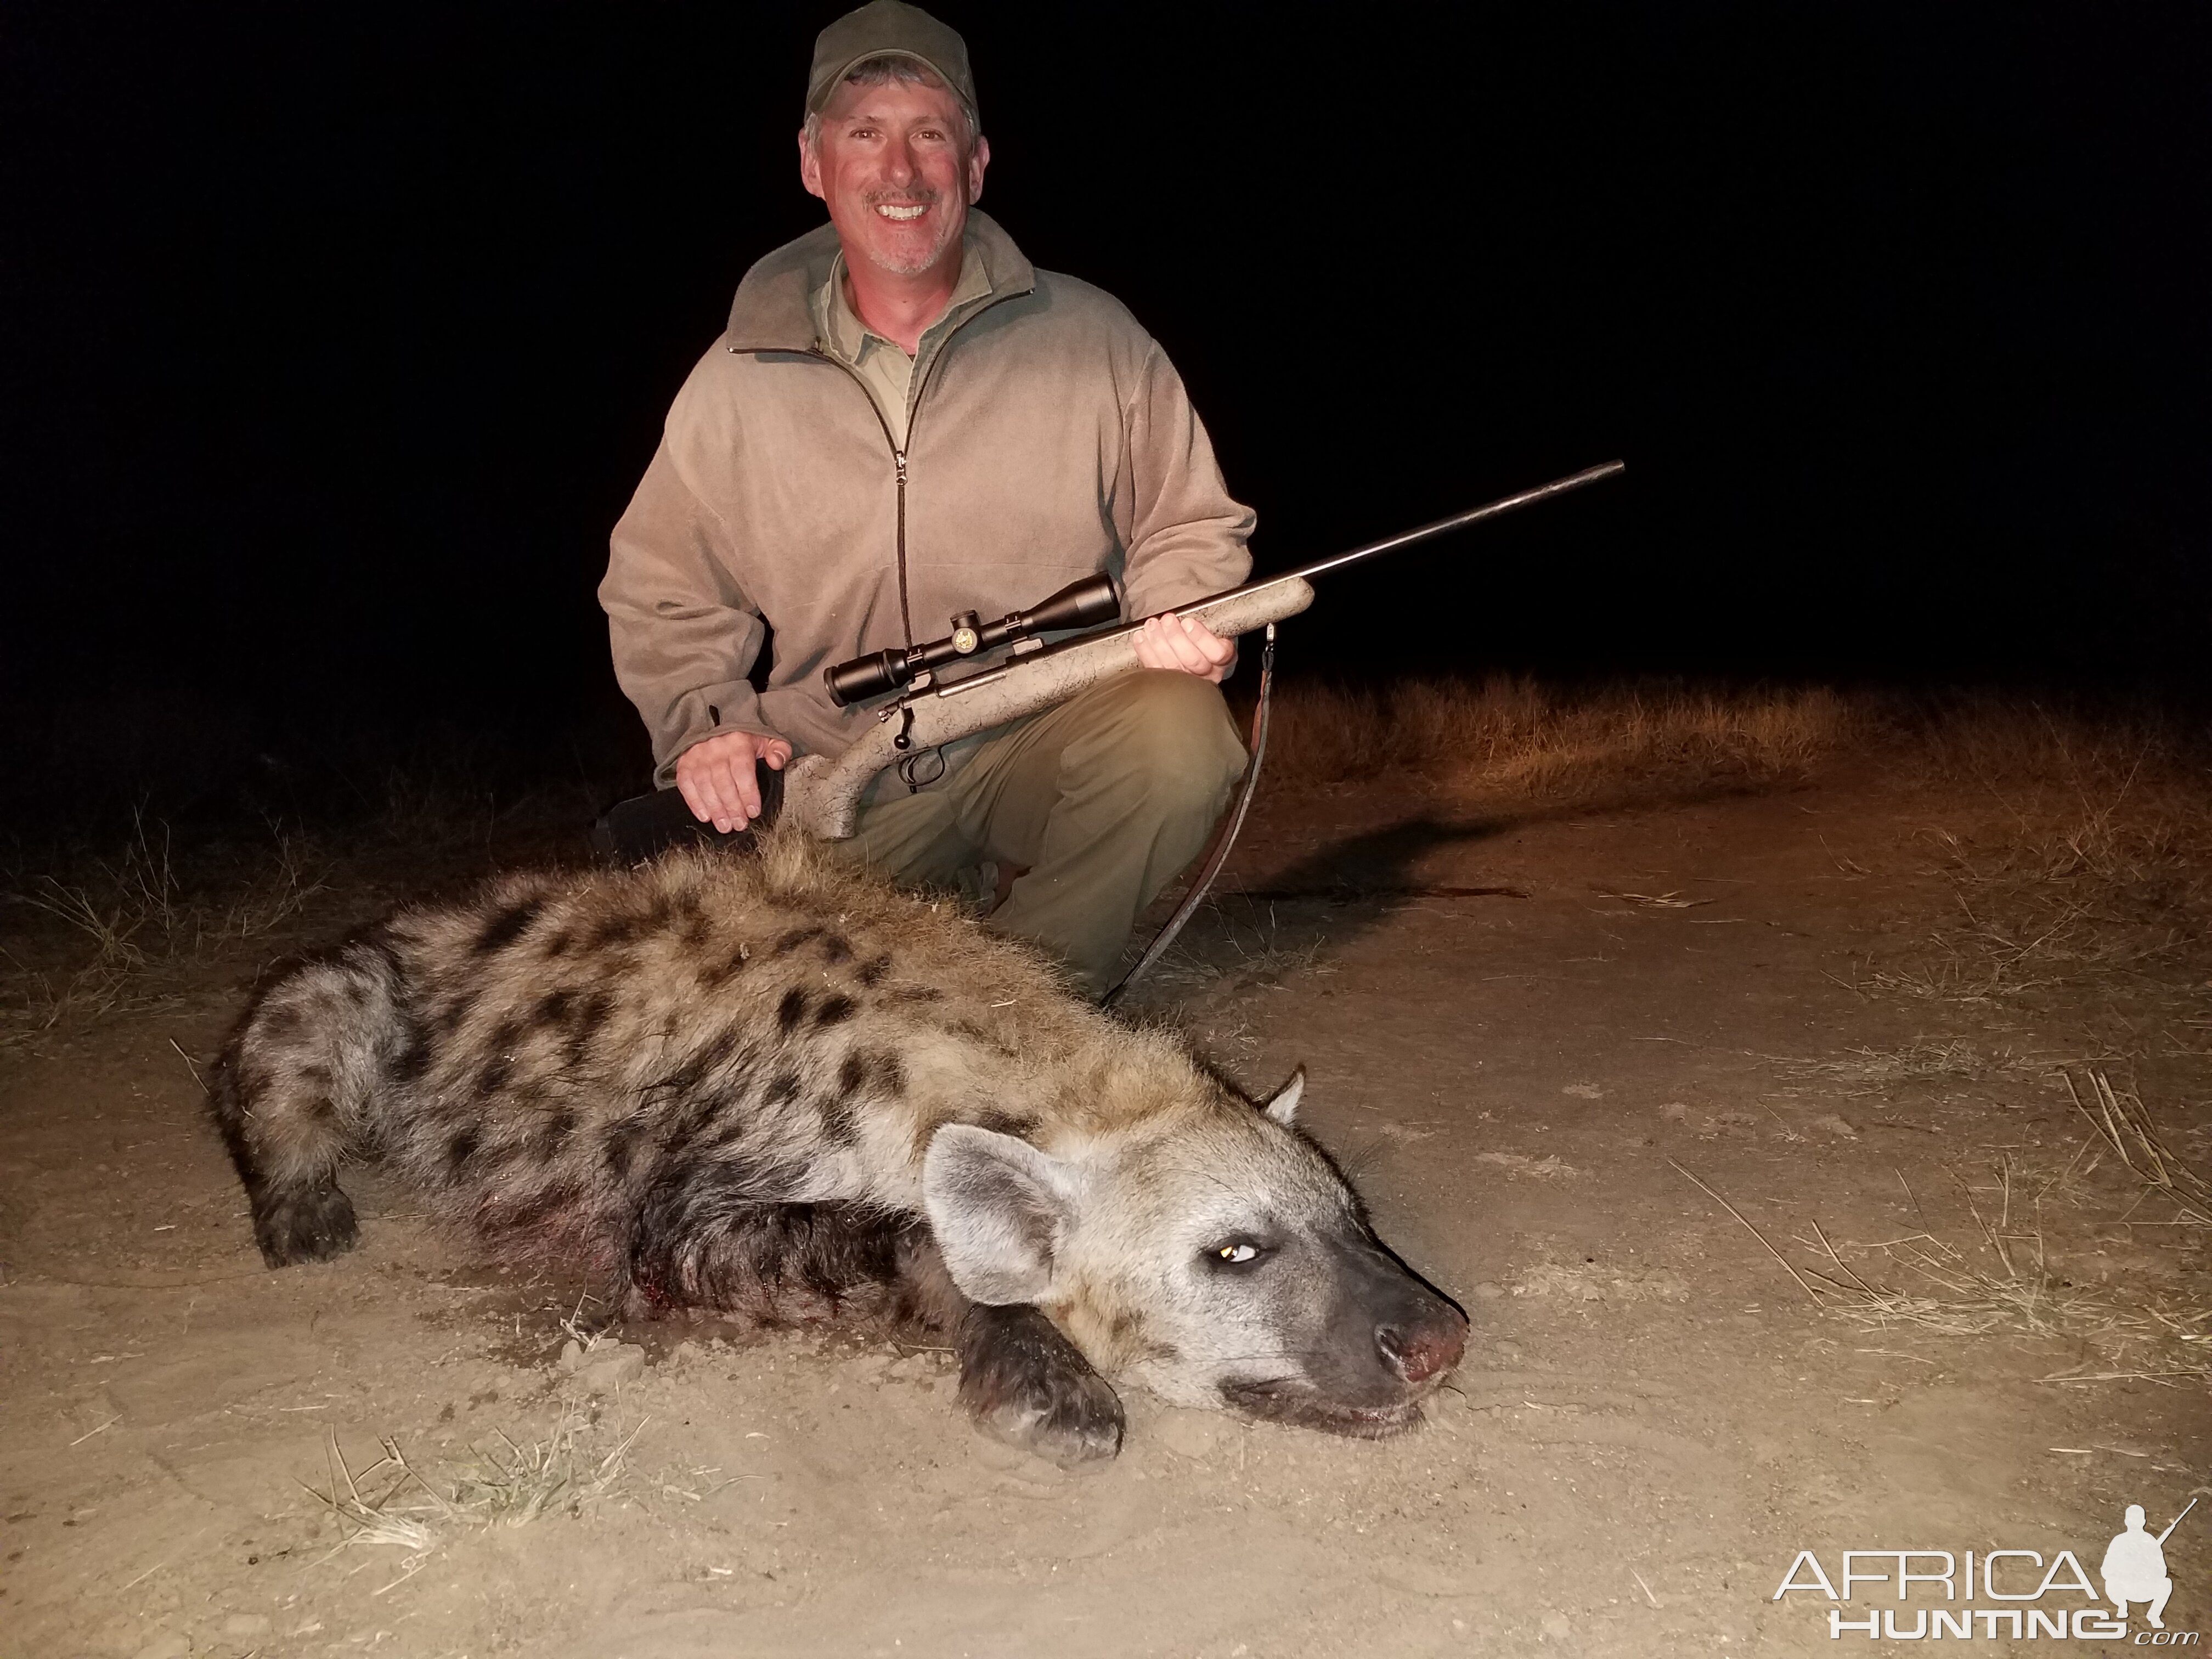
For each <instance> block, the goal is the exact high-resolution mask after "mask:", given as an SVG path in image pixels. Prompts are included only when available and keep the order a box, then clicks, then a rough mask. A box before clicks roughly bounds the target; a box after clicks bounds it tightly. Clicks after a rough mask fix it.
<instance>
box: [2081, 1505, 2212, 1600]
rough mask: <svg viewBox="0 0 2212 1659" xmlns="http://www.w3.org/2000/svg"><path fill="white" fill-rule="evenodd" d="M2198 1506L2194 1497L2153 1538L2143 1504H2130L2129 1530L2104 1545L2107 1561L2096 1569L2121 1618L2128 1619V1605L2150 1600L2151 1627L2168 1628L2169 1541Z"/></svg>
mask: <svg viewBox="0 0 2212 1659" xmlns="http://www.w3.org/2000/svg"><path fill="white" fill-rule="evenodd" d="M2196 1507H2197V1500H2196V1499H2195V1498H2191V1499H2190V1500H2189V1509H2185V1510H2182V1512H2181V1515H2177V1516H2174V1517H2173V1519H2172V1520H2171V1521H2169V1522H2166V1530H2165V1531H2164V1532H2162V1533H2160V1534H2159V1535H2158V1536H2157V1537H2155V1538H2154V1537H2152V1536H2151V1535H2150V1534H2148V1533H2147V1532H2145V1531H2144V1530H2143V1508H2142V1504H2129V1505H2128V1513H2127V1523H2128V1529H2127V1530H2126V1531H2125V1532H2124V1533H2121V1534H2119V1535H2118V1536H2117V1537H2116V1538H2114V1539H2113V1540H2112V1542H2111V1543H2109V1544H2107V1545H2106V1546H2105V1562H2104V1565H2102V1566H2101V1567H2100V1568H2099V1569H2098V1570H2097V1571H2098V1572H2099V1573H2100V1576H2102V1577H2103V1578H2104V1581H2105V1599H2106V1601H2110V1602H2111V1603H2112V1605H2113V1606H2114V1607H2118V1609H2119V1616H2120V1617H2121V1618H2123V1619H2124V1618H2126V1617H2127V1616H2128V1603H2129V1602H2130V1601H2148V1603H2150V1607H2149V1610H2148V1612H2146V1613H2144V1614H2143V1617H2144V1618H2145V1619H2147V1620H2149V1621H2150V1627H2151V1628H2152V1629H2153V1630H2164V1629H2165V1628H2166V1620H2165V1619H2164V1617H2163V1616H2162V1615H2163V1614H2164V1613H2165V1612H2166V1598H2167V1597H2169V1596H2171V1595H2172V1594H2173V1580H2172V1579H2171V1578H2169V1577H2166V1540H2167V1539H2169V1538H2171V1537H2172V1536H2173V1529H2174V1528H2176V1527H2178V1526H2179V1525H2180V1524H2181V1517H2182V1516H2185V1515H2187V1514H2188V1513H2189V1510H2193V1509H2195V1508H2196Z"/></svg>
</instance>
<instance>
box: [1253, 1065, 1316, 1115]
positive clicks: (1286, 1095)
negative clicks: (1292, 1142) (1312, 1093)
mask: <svg viewBox="0 0 2212 1659" xmlns="http://www.w3.org/2000/svg"><path fill="white" fill-rule="evenodd" d="M1305 1091H1306V1068H1305V1067H1304V1066H1299V1067H1298V1069H1297V1071H1295V1072H1293V1073H1291V1080H1290V1081H1289V1082H1288V1083H1285V1085H1283V1086H1282V1087H1281V1088H1279V1089H1278V1090H1276V1091H1275V1096H1274V1098H1273V1099H1272V1100H1270V1101H1269V1102H1268V1103H1267V1104H1266V1105H1265V1106H1262V1107H1261V1111H1263V1112H1265V1113H1267V1115H1268V1116H1269V1117H1272V1118H1273V1119H1274V1120H1275V1121H1276V1122H1278V1123H1279V1124H1281V1125H1282V1126H1283V1127H1285V1129H1287V1128H1289V1127H1291V1119H1293V1118H1295V1117H1296V1116H1297V1115H1298V1101H1299V1099H1300V1098H1301V1097H1303V1096H1304V1094H1305Z"/></svg>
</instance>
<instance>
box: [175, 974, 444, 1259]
mask: <svg viewBox="0 0 2212 1659" xmlns="http://www.w3.org/2000/svg"><path fill="white" fill-rule="evenodd" d="M393 981H394V970H393V969H392V966H391V964H390V963H389V962H388V961H387V960H386V958H385V957H382V955H381V954H380V953H378V952H375V951H368V950H356V951H348V952H347V953H346V955H345V956H343V957H339V958H337V960H335V961H331V962H322V963H313V964H311V965H309V966H307V967H305V968H301V969H296V970H295V972H293V973H291V974H290V975H287V976H286V977H285V978H284V979H283V980H281V981H278V982H277V983H276V984H275V985H274V986H271V987H270V989H269V991H268V992H267V994H264V996H263V997H262V998H261V999H260V1000H259V1001H258V1002H257V1003H256V1004H255V1005H254V1006H253V1009H252V1012H250V1013H248V1014H247V1016H246V1021H245V1023H244V1024H242V1025H240V1028H239V1030H238V1033H237V1035H236V1036H234V1037H233V1038H232V1039H231V1041H230V1043H229V1046H228V1047H227V1048H225V1049H224V1050H223V1053H222V1057H221V1058H220V1059H219V1060H217V1061H216V1067H215V1081H214V1083H213V1085H212V1086H211V1087H210V1092H209V1101H210V1105H211V1106H212V1107H213V1109H214V1112H215V1120H216V1127H219V1128H220V1129H221V1130H222V1138H223V1142H224V1144H225V1145H226V1146H228V1147H229V1149H230V1156H231V1159H232V1161H233V1162H234V1163H235V1164H237V1165H238V1174H239V1178H240V1180H241V1181H242V1182H245V1184H246V1200H247V1202H248V1203H250V1204H251V1205H252V1209H253V1237H254V1242H255V1243H258V1245H260V1247H261V1257H262V1260H263V1261H266V1262H267V1263H268V1264H269V1265H270V1267H284V1266H286V1265H288V1264H289V1263H291V1262H295V1261H324V1260H326V1259H328V1258H329V1257H331V1256H334V1255H342V1254H343V1253H344V1252H345V1251H347V1250H349V1249H352V1248H353V1246H354V1241H355V1239H356V1237H357V1236H358V1231H359V1230H358V1228H357V1226H356V1223H355V1220H354V1213H353V1203H352V1200H349V1199H348V1198H347V1197H346V1195H345V1194H343V1192H341V1191H340V1190H339V1189H338V1183H337V1168H338V1164H339V1162H340V1161H341V1160H342V1159H343V1158H344V1157H345V1155H346V1154H347V1152H349V1151H350V1150H351V1149H352V1147H353V1146H354V1144H355V1142H356V1139H357V1138H358V1134H359V1129H360V1125H361V1121H362V1114H363V1112H364V1110H365V1109H366V1107H367V1104H368V1101H369V1099H370V1098H371V1097H372V1096H373V1095H374V1091H376V1089H377V1088H378V1087H379V1085H381V1084H383V1083H385V1082H386V1081H387V1078H386V1073H387V1070H388V1060H389V1056H390V1054H391V1051H392V1048H393V1044H394V1040H395V1037H396V1036H398V1027H399V1025H400V1024H401V1023H402V1022H401V1021H400V1018H399V1016H398V1010H397V1005H396V1001H395V998H394V983H393Z"/></svg>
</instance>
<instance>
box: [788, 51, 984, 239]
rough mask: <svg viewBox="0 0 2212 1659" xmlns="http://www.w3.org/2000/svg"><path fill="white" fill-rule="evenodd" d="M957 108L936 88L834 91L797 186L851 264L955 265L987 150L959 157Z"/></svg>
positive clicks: (979, 145) (905, 85)
mask: <svg viewBox="0 0 2212 1659" xmlns="http://www.w3.org/2000/svg"><path fill="white" fill-rule="evenodd" d="M963 131H965V128H964V126H963V124H962V122H961V119H960V104H959V100H957V99H956V98H954V96H953V95H952V94H951V91H949V90H948V89H947V88H944V87H941V86H923V85H919V84H917V83H915V82H911V81H885V82H882V83H881V84H879V85H877V86H854V85H853V84H852V83H851V82H846V83H845V84H843V85H842V86H840V87H839V88H837V91H836V96H834V97H833V98H831V99H830V100H829V108H828V109H826V110H825V111H823V115H822V119H821V123H820V127H819V131H818V133H817V137H816V139H815V142H814V143H813V144H812V145H811V146H810V145H809V144H808V143H806V139H805V134H803V133H802V134H801V135H800V137H799V178H800V179H801V180H802V181H804V183H805V185H806V188H807V190H808V191H810V192H811V193H812V194H814V195H816V196H819V197H821V198H822V199H823V201H825V202H827V203H828V204H829V221H830V222H831V223H832V224H834V225H836V227H837V237H838V240H840V241H841V242H842V243H843V244H844V248H845V257H846V258H847V260H848V261H857V260H860V259H866V260H867V261H868V263H869V264H873V265H875V266H877V267H878V269H880V270H887V271H890V272H892V273H893V274H895V275H896V276H919V275H921V273H922V272H924V271H926V270H929V269H930V268H931V267H933V265H935V264H938V263H939V260H942V259H945V258H948V257H949V258H951V259H952V260H954V261H955V262H957V260H958V259H959V257H960V253H959V249H960V232H961V229H962V228H963V226H965V225H966V224H967V222H968V205H969V203H971V202H973V201H975V199H976V197H980V196H981V194H982V193H983V169H984V167H986V166H987V165H988V164H989V162H990V159H991V149H990V146H989V145H988V144H987V143H985V142H984V141H983V140H982V139H981V138H978V139H976V140H975V148H974V149H973V150H969V151H963V149H962V145H961V135H962V133H963Z"/></svg>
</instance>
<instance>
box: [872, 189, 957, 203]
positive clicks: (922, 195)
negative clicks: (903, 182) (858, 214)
mask: <svg viewBox="0 0 2212 1659" xmlns="http://www.w3.org/2000/svg"><path fill="white" fill-rule="evenodd" d="M944 197H945V192H944V191H941V190H936V189H933V188H932V187H931V186H929V185H908V186H906V187H905V188H904V189H902V190H871V191H862V192H861V195H860V200H861V202H862V203H863V204H866V206H868V207H930V206H933V205H934V204H937V203H938V202H940V201H942V200H943V199H944Z"/></svg>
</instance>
